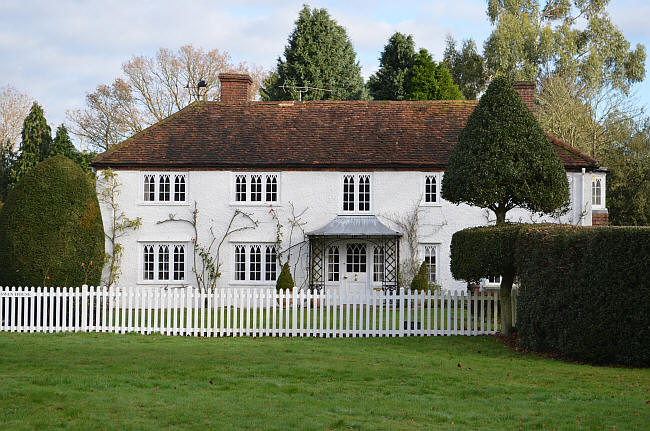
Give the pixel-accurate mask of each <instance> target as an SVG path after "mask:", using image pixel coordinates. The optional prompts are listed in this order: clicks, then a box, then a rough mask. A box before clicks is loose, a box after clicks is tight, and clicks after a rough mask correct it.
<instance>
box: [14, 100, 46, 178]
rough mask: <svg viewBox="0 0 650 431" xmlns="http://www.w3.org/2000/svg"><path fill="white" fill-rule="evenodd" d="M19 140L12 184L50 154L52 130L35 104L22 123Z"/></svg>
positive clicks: (41, 109) (39, 107)
mask: <svg viewBox="0 0 650 431" xmlns="http://www.w3.org/2000/svg"><path fill="white" fill-rule="evenodd" d="M21 139H22V140H21V143H20V155H19V156H18V160H17V161H16V163H15V165H14V169H13V175H12V177H13V182H17V181H19V180H20V179H21V178H22V177H23V176H24V175H25V173H27V172H28V171H29V170H31V169H32V168H33V167H34V166H36V165H37V164H38V162H40V161H42V160H45V159H46V158H47V157H48V156H49V154H50V148H51V146H52V130H51V129H50V126H48V125H47V121H46V120H45V116H44V115H43V108H41V106H40V105H39V104H38V103H36V102H34V104H33V105H32V108H31V110H30V111H29V114H28V115H27V117H26V118H25V121H24V122H23V130H22V133H21Z"/></svg>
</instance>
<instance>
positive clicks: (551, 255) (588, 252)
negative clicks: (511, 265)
mask: <svg viewBox="0 0 650 431" xmlns="http://www.w3.org/2000/svg"><path fill="white" fill-rule="evenodd" d="M521 233H522V234H521V235H520V237H519V240H518V246H517V251H516V256H517V266H518V268H519V277H520V284H521V287H520V290H519V296H518V299H517V329H518V331H517V335H518V337H519V338H520V339H521V344H522V346H523V347H524V348H526V349H531V350H536V351H541V352H554V353H559V354H560V355H561V356H562V357H563V358H566V359H572V360H578V361H586V362H590V363H596V364H620V365H626V366H644V367H647V366H650V280H649V279H648V274H650V259H648V256H650V229H649V228H640V227H599V228H584V227H574V226H557V225H555V226H552V225H551V226H549V225H547V226H531V227H530V228H529V229H527V230H526V231H522V232H521Z"/></svg>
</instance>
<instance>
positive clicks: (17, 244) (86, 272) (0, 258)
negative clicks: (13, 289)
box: [0, 156, 104, 286]
mask: <svg viewBox="0 0 650 431" xmlns="http://www.w3.org/2000/svg"><path fill="white" fill-rule="evenodd" d="M0 244H1V245H2V246H1V247H0V262H1V264H0V285H15V286H42V285H47V286H80V285H81V284H83V283H84V282H85V283H87V284H90V285H97V284H99V282H100V277H101V271H102V267H103V263H104V229H103V225H102V219H101V213H100V210H99V204H98V202H97V194H96V193H95V187H94V184H93V181H92V180H91V179H90V177H89V176H88V174H87V173H85V172H84V171H83V170H82V169H81V168H80V167H79V166H78V165H76V164H75V163H74V162H73V161H71V160H70V159H68V158H66V157H64V156H55V157H50V158H48V159H46V160H45V161H43V162H41V163H39V164H38V165H37V166H35V167H34V168H33V169H31V170H30V171H29V172H27V173H26V174H25V175H24V176H23V178H22V179H21V180H20V181H19V182H18V183H16V185H15V186H14V187H13V188H12V190H11V191H10V192H9V194H8V195H7V200H6V201H5V205H4V208H3V209H2V212H0ZM91 262H92V264H91Z"/></svg>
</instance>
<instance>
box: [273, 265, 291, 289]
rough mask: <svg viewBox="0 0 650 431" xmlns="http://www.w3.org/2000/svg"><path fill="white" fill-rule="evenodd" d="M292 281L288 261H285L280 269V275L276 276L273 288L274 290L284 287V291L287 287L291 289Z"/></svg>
mask: <svg viewBox="0 0 650 431" xmlns="http://www.w3.org/2000/svg"><path fill="white" fill-rule="evenodd" d="M293 286H294V282H293V277H292V276H291V269H290V268H289V262H285V263H284V265H282V271H280V276H279V277H278V280H277V281H276V283H275V288H276V290H278V291H279V290H280V289H284V290H285V291H286V290H287V289H289V290H291V289H293Z"/></svg>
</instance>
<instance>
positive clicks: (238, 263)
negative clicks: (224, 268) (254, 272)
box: [235, 245, 246, 280]
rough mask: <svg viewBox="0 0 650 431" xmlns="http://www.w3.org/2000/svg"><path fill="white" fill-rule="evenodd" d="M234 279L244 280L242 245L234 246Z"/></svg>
mask: <svg viewBox="0 0 650 431" xmlns="http://www.w3.org/2000/svg"><path fill="white" fill-rule="evenodd" d="M235 280H246V249H245V247H244V246H243V245H238V246H236V247H235Z"/></svg>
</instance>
